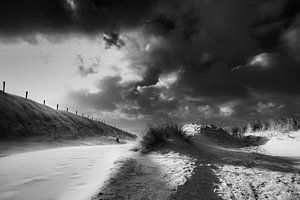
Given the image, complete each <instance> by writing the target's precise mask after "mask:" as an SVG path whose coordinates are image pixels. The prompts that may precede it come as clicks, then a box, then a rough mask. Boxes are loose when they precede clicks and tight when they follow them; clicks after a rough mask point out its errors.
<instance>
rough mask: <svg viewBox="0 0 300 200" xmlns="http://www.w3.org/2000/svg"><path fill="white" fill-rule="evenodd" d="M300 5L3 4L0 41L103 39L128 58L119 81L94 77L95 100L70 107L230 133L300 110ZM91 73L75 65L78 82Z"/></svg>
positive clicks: (229, 0) (164, 0) (239, 1)
mask: <svg viewBox="0 0 300 200" xmlns="http://www.w3.org/2000/svg"><path fill="white" fill-rule="evenodd" d="M299 4H300V3H299V1H298V0H266V1H261V0H253V1H249V0H226V1H225V0H210V1H207V0H187V1H177V0H172V1H171V0H152V1H150V0H117V1H112V0H51V1H50V0H46V1H37V0H36V1H34V0H27V1H21V2H18V3H15V2H10V1H6V2H5V3H1V5H0V27H1V29H0V35H1V38H4V39H8V38H13V37H21V38H23V39H24V40H25V39H27V40H28V38H31V36H34V35H36V34H38V33H43V34H45V35H62V38H67V37H69V36H68V35H69V34H73V33H75V34H76V33H79V34H82V35H87V36H88V37H92V36H93V35H99V34H101V35H102V36H103V39H104V41H105V42H106V45H107V48H115V47H116V49H118V50H119V51H121V52H123V53H124V55H125V57H124V59H123V60H122V61H120V64H119V66H118V70H119V72H120V73H118V74H113V75H111V76H106V77H105V78H103V77H101V78H99V81H98V85H97V87H98V89H99V91H98V92H97V93H91V92H89V91H88V90H75V91H72V92H71V93H70V94H69V95H70V97H71V98H70V99H72V100H73V101H74V104H78V105H81V106H85V107H87V108H91V109H94V110H102V111H103V112H111V113H119V114H120V115H122V116H124V117H126V119H142V118H144V119H149V118H157V116H160V117H166V116H167V117H171V118H174V119H177V120H179V121H186V120H193V119H196V118H197V119H199V120H204V121H206V122H211V123H215V122H216V123H220V124H228V123H235V122H241V121H243V120H244V121H245V120H249V119H257V118H266V117H271V115H273V116H280V115H289V114H293V113H294V112H297V111H299V110H300V105H299V104H297V103H296V101H297V100H298V99H299V96H300V88H299V87H298V85H300V79H299V77H300V67H299V48H298V46H299V45H297V44H298V43H299V41H300V34H299V32H300V31H299V30H300V25H299V21H300V5H299ZM15 13H18V14H17V15H16V14H15ZM33 38H34V37H33ZM50 38H51V37H50ZM31 39H32V38H31ZM30 41H32V42H34V41H35V40H30ZM120 66H126V70H125V71H122V70H120V68H121V67H120ZM128 66H130V67H128ZM111 67H112V68H114V67H117V66H111ZM130 70H131V72H135V73H136V74H137V76H136V77H135V76H133V73H129V71H130ZM96 71H97V70H96V68H95V67H93V66H90V65H89V64H86V62H84V63H81V64H80V65H78V72H79V73H80V75H81V76H82V77H86V78H88V75H89V74H94V73H95V72H96ZM128 74H129V75H128ZM126 77H127V78H126ZM292 107H293V109H291V108H292Z"/></svg>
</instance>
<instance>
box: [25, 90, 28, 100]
mask: <svg viewBox="0 0 300 200" xmlns="http://www.w3.org/2000/svg"><path fill="white" fill-rule="evenodd" d="M27 98H28V91H26V93H25V99H27Z"/></svg>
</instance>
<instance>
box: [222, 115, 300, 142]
mask: <svg viewBox="0 0 300 200" xmlns="http://www.w3.org/2000/svg"><path fill="white" fill-rule="evenodd" d="M299 129H300V114H296V115H293V116H291V117H282V118H278V119H272V120H257V121H251V122H249V123H248V124H246V125H242V126H236V127H228V128H226V131H227V132H228V133H229V134H231V135H233V136H237V137H243V136H244V134H245V133H247V132H257V131H280V132H288V131H296V130H299Z"/></svg>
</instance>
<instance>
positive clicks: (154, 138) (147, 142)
mask: <svg viewBox="0 0 300 200" xmlns="http://www.w3.org/2000/svg"><path fill="white" fill-rule="evenodd" d="M174 137H175V138H181V139H183V140H184V141H186V142H190V138H189V137H188V136H187V135H185V133H184V132H183V131H182V129H181V128H180V127H179V126H178V125H177V124H176V123H174V122H169V121H168V122H163V123H156V124H151V125H149V128H148V129H147V131H146V132H145V133H144V134H143V135H142V136H141V138H140V140H139V141H138V145H137V147H136V149H134V150H137V151H140V152H142V153H147V152H150V151H151V150H153V149H154V148H155V147H156V146H158V145H160V144H162V143H165V142H166V141H168V140H169V139H170V138H174Z"/></svg>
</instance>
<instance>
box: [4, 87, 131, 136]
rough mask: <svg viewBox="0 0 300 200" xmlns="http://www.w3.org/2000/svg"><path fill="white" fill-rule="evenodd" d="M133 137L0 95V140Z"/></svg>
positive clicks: (20, 98)
mask: <svg viewBox="0 0 300 200" xmlns="http://www.w3.org/2000/svg"><path fill="white" fill-rule="evenodd" d="M116 135H119V137H120V138H122V139H134V138H135V137H136V136H135V135H132V134H130V133H127V132H125V131H122V130H120V129H117V128H115V127H113V126H110V125H107V124H105V123H102V122H99V121H94V120H91V119H88V118H85V117H81V116H78V115H75V114H73V113H70V112H67V111H57V110H54V109H52V108H50V107H48V106H45V105H41V104H39V103H37V102H34V101H32V100H29V99H25V98H22V97H19V96H15V95H11V94H7V93H5V94H3V93H2V92H0V140H2V141H5V140H18V139H25V138H31V137H46V138H53V139H58V138H61V139H77V138H81V137H86V136H113V137H115V136H116Z"/></svg>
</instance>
